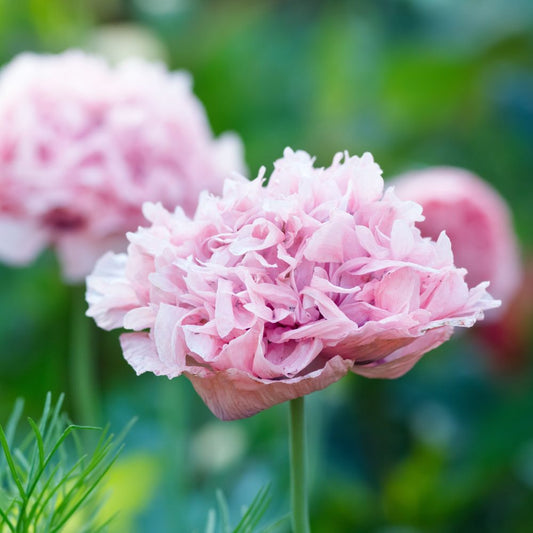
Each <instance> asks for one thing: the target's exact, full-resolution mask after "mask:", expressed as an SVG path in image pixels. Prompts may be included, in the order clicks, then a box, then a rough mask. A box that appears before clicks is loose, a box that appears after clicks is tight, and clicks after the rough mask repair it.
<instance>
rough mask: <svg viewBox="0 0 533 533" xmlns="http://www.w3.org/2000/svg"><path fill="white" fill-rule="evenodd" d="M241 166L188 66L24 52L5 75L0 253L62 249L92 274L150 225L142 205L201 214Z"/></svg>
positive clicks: (68, 268) (25, 255)
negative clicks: (201, 206) (201, 201)
mask: <svg viewBox="0 0 533 533" xmlns="http://www.w3.org/2000/svg"><path fill="white" fill-rule="evenodd" d="M242 168H243V162H242V154H241V145H240V143H239V141H238V139H237V138H236V137H234V136H232V135H224V136H223V137H221V138H220V139H219V140H214V139H213V135H212V133H211V130H210V128H209V124H208V122H207V118H206V115H205V111H204V109H203V107H202V105H201V103H200V102H199V101H198V99H197V98H196V97H195V96H194V95H193V94H192V92H191V80H190V78H189V76H188V75H187V74H186V73H183V72H175V73H170V72H168V71H167V70H166V68H165V67H164V66H163V65H161V64H158V63H149V62H146V61H143V60H139V59H137V60H134V59H131V60H126V61H123V62H121V63H119V64H118V65H117V66H116V67H111V66H110V65H108V64H107V63H106V62H105V61H104V60H102V59H100V58H98V57H94V56H90V55H86V54H84V53H82V52H77V51H70V52H66V53H63V54H60V55H57V56H54V55H43V56H39V55H35V54H23V55H21V56H19V57H18V58H16V59H15V60H13V61H12V62H11V64H9V65H8V66H6V67H5V68H4V69H3V70H2V71H1V74H0V259H2V260H4V261H6V262H9V263H11V264H26V263H28V262H30V261H31V260H32V259H33V258H34V257H35V256H36V255H37V254H38V253H39V252H40V251H41V250H42V249H43V247H45V246H48V245H51V246H54V247H55V248H56V249H57V252H58V255H59V258H60V261H61V264H62V268H63V273H64V276H65V277H66V278H67V279H68V280H69V281H79V280H81V279H83V278H84V277H85V276H86V275H87V274H88V273H89V272H90V271H91V270H92V268H93V267H94V264H95V262H96V259H97V258H98V257H99V256H100V255H101V254H102V253H104V251H106V250H109V249H115V250H117V251H118V250H125V249H126V246H127V242H126V239H125V237H124V234H125V232H126V231H128V230H135V229H136V228H137V227H138V225H139V224H140V223H142V221H143V220H144V219H143V217H142V214H141V205H142V203H143V202H144V201H146V200H149V201H160V202H163V204H164V205H166V206H168V207H174V206H175V205H181V206H182V207H183V209H184V210H185V211H186V212H187V213H188V214H192V213H193V211H194V209H195V207H196V204H197V201H198V195H199V193H200V191H201V190H203V189H208V190H211V191H213V192H220V191H221V190H222V176H225V175H227V173H228V172H229V171H231V170H239V169H242Z"/></svg>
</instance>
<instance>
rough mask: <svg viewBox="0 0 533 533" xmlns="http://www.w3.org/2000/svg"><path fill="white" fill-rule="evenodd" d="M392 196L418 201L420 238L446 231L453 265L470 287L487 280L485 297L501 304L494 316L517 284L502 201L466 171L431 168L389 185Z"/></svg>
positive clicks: (513, 244) (515, 251)
mask: <svg viewBox="0 0 533 533" xmlns="http://www.w3.org/2000/svg"><path fill="white" fill-rule="evenodd" d="M392 183H393V184H394V187H395V191H396V194H397V195H398V196H399V197H400V198H402V199H404V200H412V201H414V202H417V203H419V204H420V205H421V206H422V208H423V210H424V216H425V220H424V221H422V222H421V223H420V224H419V226H418V227H419V228H420V231H421V232H422V235H423V236H425V237H431V238H432V239H435V238H437V237H438V235H439V234H440V233H441V231H443V230H445V231H446V234H447V235H448V237H449V238H450V240H451V242H452V248H453V254H454V259H455V264H456V265H458V266H460V267H464V268H466V270H467V275H466V277H465V279H466V281H467V283H468V284H470V285H476V284H478V283H481V282H482V281H490V289H489V291H490V293H491V294H492V295H493V296H494V297H495V298H499V299H501V301H502V304H503V306H502V308H500V309H499V310H498V312H495V311H492V312H490V313H487V320H492V319H496V318H498V315H499V314H500V312H501V311H503V310H504V308H505V307H506V306H507V303H508V302H509V301H510V300H511V299H512V296H513V294H514V292H515V291H516V290H517V288H518V286H519V285H520V280H521V277H522V268H521V261H520V254H519V247H518V243H517V239H516V235H515V233H514V231H513V226H512V223H511V216H510V212H509V209H508V207H507V204H506V203H505V200H504V199H503V198H502V197H501V196H500V195H499V194H498V193H497V192H496V191H495V190H494V189H493V188H492V187H491V186H490V185H489V184H488V183H486V182H485V181H483V180H482V179H480V178H478V177H477V176H475V175H474V174H471V173H470V172H467V171H466V170H463V169H460V168H453V167H433V168H428V169H425V170H420V171H416V172H410V173H407V174H404V175H402V176H400V177H398V178H395V179H394V180H393V182H392Z"/></svg>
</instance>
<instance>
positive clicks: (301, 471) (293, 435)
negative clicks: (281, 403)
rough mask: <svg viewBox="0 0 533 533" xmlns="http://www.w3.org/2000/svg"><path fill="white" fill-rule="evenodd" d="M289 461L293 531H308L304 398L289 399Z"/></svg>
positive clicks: (296, 532)
mask: <svg viewBox="0 0 533 533" xmlns="http://www.w3.org/2000/svg"><path fill="white" fill-rule="evenodd" d="M289 439H290V463H291V506H292V531H293V533H309V532H310V528H309V510H308V506H307V481H306V468H305V467H306V464H305V463H306V459H307V446H306V435H305V413H304V398H303V396H302V397H301V398H296V399H294V400H291V401H290V422H289Z"/></svg>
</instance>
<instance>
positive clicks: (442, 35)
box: [0, 0, 533, 533]
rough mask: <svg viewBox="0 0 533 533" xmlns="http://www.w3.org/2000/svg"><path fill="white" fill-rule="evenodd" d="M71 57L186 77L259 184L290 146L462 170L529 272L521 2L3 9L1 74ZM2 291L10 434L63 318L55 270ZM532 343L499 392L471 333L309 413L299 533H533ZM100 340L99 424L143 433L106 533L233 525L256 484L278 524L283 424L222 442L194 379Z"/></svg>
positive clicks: (526, 44)
mask: <svg viewBox="0 0 533 533" xmlns="http://www.w3.org/2000/svg"><path fill="white" fill-rule="evenodd" d="M66 47H82V48H87V49H90V50H97V51H99V52H100V53H105V54H106V55H108V56H109V57H111V58H115V59H116V58H118V57H123V56H124V55H127V54H128V53H130V52H133V53H138V54H145V55H146V56H147V57H150V58H155V57H160V58H161V59H162V60H165V61H166V62H168V64H169V66H170V67H172V68H176V69H178V68H184V69H187V70H189V71H191V73H192V74H193V77H194V83H195V85H194V87H195V92H196V94H197V95H198V96H199V97H200V99H201V100H202V101H203V103H204V105H205V107H206V109H207V112H208V115H209V117H210V120H211V124H212V126H213V128H214V129H215V132H216V133H220V132H222V131H225V130H229V129H230V130H231V129H232V130H235V131H237V132H238V133H239V134H240V135H241V137H242V138H243V140H244V144H245V148H246V154H247V162H248V165H249V169H250V175H251V176H254V175H256V174H257V171H258V168H259V166H260V165H262V164H266V166H267V167H269V168H271V166H272V161H273V160H274V159H276V158H278V157H280V156H281V153H282V150H283V148H284V147H285V146H287V145H290V146H292V147H293V148H303V149H305V150H307V151H309V152H310V153H313V154H316V155H317V158H318V160H319V162H320V163H323V164H329V162H330V160H331V157H332V156H333V154H334V153H335V152H336V151H339V150H344V149H347V150H349V151H350V152H351V153H354V154H360V153H362V152H363V151H366V150H369V151H371V152H372V153H373V154H374V156H375V157H376V160H377V161H378V162H379V163H380V164H381V165H382V167H383V169H384V173H385V176H393V175H396V174H398V173H400V172H401V171H405V170H408V169H413V168H416V167H420V166H425V165H454V166H460V167H464V168H467V169H470V170H472V171H473V172H475V173H476V174H478V175H480V176H482V177H483V178H485V179H486V180H488V181H489V182H490V183H492V184H493V185H494V186H495V187H496V188H497V189H498V190H499V191H500V193H501V194H502V195H503V196H504V197H505V198H506V199H507V200H508V201H509V203H510V205H511V208H512V210H513V214H514V219H515V223H516V228H517V232H518V235H519V237H520V239H521V242H522V244H523V246H524V255H525V256H527V254H528V253H531V247H532V244H533V233H532V232H531V228H532V227H533V210H532V209H531V205H533V186H532V182H531V175H532V171H533V150H532V149H531V146H532V145H533V2H531V1H530V0H485V1H484V2H475V1H473V0H361V1H359V2H350V1H348V0H346V1H342V0H339V1H336V2H316V1H303V0H302V1H299V2H290V3H289V2H280V1H278V2H276V1H274V2H273V1H267V0H256V1H252V2H246V1H243V0H240V1H237V0H234V1H214V0H213V1H208V0H108V1H105V0H98V1H89V0H76V1H71V0H18V1H16V2H15V1H13V0H0V62H7V61H9V59H10V58H11V57H13V56H14V55H15V54H17V53H19V52H21V51H24V50H36V51H60V50H62V49H64V48H66ZM0 127H1V125H0ZM0 290H1V294H2V304H1V305H0V339H1V345H2V350H1V351H0V415H1V416H2V418H4V419H5V417H6V416H7V413H8V412H9V411H10V409H11V407H12V405H13V402H14V400H15V398H16V397H17V396H21V395H22V396H25V397H27V399H28V407H29V408H30V410H33V411H34V412H37V409H38V406H39V403H40V401H41V398H42V397H43V394H44V392H45V391H46V390H49V389H51V390H53V391H54V392H59V391H61V390H64V389H65V388H67V387H69V384H68V378H67V376H68V368H69V358H68V345H69V340H68V337H69V325H70V321H71V314H70V309H69V301H70V299H69V294H68V289H67V288H65V287H63V286H62V285H61V283H60V281H59V274H58V269H57V265H56V264H55V260H54V258H53V256H52V254H48V253H47V254H44V255H43V256H42V257H41V258H40V259H39V260H38V262H37V263H36V264H35V265H33V266H32V267H29V268H26V269H20V270H12V269H8V268H6V267H3V266H2V267H0ZM530 316H531V315H530ZM519 319H520V320H522V319H521V318H520V317H518V318H517V319H516V320H519ZM511 330H512V328H510V329H508V330H506V331H511ZM531 330H532V328H531V327H530V324H527V323H525V324H523V325H522V326H521V335H522V336H521V339H520V343H521V344H520V350H521V351H522V352H523V353H522V357H521V358H519V359H518V360H519V362H520V366H519V367H518V368H516V361H517V359H516V358H514V355H515V353H514V350H518V349H519V347H518V344H516V345H513V342H512V340H511V341H510V342H507V343H506V351H504V352H502V353H503V355H501V358H500V360H499V362H498V366H497V368H498V371H497V372H496V371H495V370H494V369H495V368H496V367H495V366H494V365H493V362H492V360H491V359H490V358H489V357H488V354H487V350H486V348H485V347H483V345H481V344H479V343H478V342H477V340H476V339H474V337H473V336H472V335H469V334H465V335H462V336H461V337H460V338H457V339H456V340H454V341H452V342H451V343H449V345H447V346H445V347H443V348H442V349H440V350H438V351H436V352H434V353H432V354H428V355H427V356H425V358H424V359H423V360H422V361H421V362H420V363H419V364H418V365H417V367H416V368H415V369H414V370H413V371H412V372H410V373H409V374H408V375H406V376H405V377H404V378H401V379H399V380H396V381H391V382H381V381H370V380H365V379H363V378H356V377H355V376H351V377H349V378H346V379H344V380H342V381H341V382H339V383H338V384H336V385H335V386H332V387H330V388H329V389H327V390H326V391H323V392H321V393H316V394H314V395H312V396H311V397H310V398H309V401H308V402H307V403H308V406H309V411H310V413H309V418H308V419H309V420H310V421H311V424H310V427H309V433H310V435H309V437H310V445H311V450H310V451H311V458H310V466H311V482H312V494H311V512H312V523H313V531H315V532H317V533H320V532H328V533H329V532H330V531H332V530H334V531H338V532H341V533H342V532H347V533H348V532H352V531H359V532H379V533H392V532H399V531H402V532H403V531H405V532H407V531H409V532H437V533H440V532H443V533H444V532H454V533H455V532H459V533H461V532H467V531H468V532H470V531H483V532H489V533H490V532H493V531H494V532H496V531H498V532H499V531H505V532H511V533H513V532H517V533H521V532H524V533H525V532H528V531H532V530H533V509H532V507H531V501H533V424H532V420H533V415H532V413H533V368H532V353H531V346H532V343H531ZM94 336H95V339H94V341H95V342H94V344H95V347H96V350H95V353H96V355H97V364H98V371H99V384H100V389H101V394H102V398H103V405H104V408H105V412H104V414H103V416H104V417H106V418H110V419H111V420H112V424H113V425H116V426H118V427H121V426H123V425H124V423H125V422H126V421H127V420H129V419H130V418H131V417H132V416H134V415H138V416H139V417H140V420H139V423H138V424H137V425H136V426H135V427H134V428H133V429H132V431H131V433H130V435H129V437H128V443H129V447H128V449H129V450H131V453H132V456H131V457H129V456H128V454H124V456H122V457H121V458H120V459H119V461H118V463H117V465H116V466H117V467H118V468H117V470H116V475H115V476H114V477H113V476H112V477H110V478H109V481H108V485H109V486H110V487H111V488H113V489H114V491H116V494H115V496H113V497H111V498H110V500H109V502H113V501H114V502H116V503H115V505H116V507H117V510H118V508H120V509H123V510H124V517H123V520H124V521H123V522H120V520H121V519H120V518H119V520H117V522H116V524H117V525H116V526H114V523H113V522H112V523H111V527H116V528H117V529H116V531H125V529H124V528H126V529H127V531H131V532H132V533H135V532H136V531H138V532H143V531H157V532H159V531H160V532H165V533H166V532H174V531H176V532H179V531H193V530H195V529H196V530H198V531H201V530H202V529H203V528H205V518H206V513H207V510H208V509H209V508H211V507H213V504H214V501H215V500H214V498H215V496H214V495H215V491H216V487H222V488H223V489H224V492H225V494H226V495H227V498H228V502H229V508H230V511H231V516H230V522H231V523H232V524H235V523H237V522H238V520H239V517H240V512H239V510H240V509H239V507H240V505H241V504H242V503H243V502H250V501H251V499H252V498H251V497H250V495H252V494H256V493H257V491H258V490H259V488H260V487H261V486H264V485H265V484H266V483H268V482H269V481H270V482H272V489H271V494H272V502H271V505H270V506H269V509H268V510H267V513H266V517H265V519H266V522H268V521H269V520H271V519H273V518H274V517H276V516H281V515H282V514H284V513H285V512H286V511H287V510H288V493H287V487H288V459H287V452H286V448H287V446H286V439H287V431H286V415H287V412H286V406H283V405H282V406H277V407H275V408H273V409H271V410H269V411H267V412H264V413H261V414H259V415H257V416H255V417H253V418H252V419H249V420H243V421H239V422H229V423H220V422H218V421H215V420H214V419H213V417H212V416H211V415H210V414H209V412H208V411H207V409H206V408H205V407H204V406H203V404H202V402H201V401H200V400H199V399H198V398H197V396H196V395H195V393H194V391H193V390H192V387H191V386H190V384H189V383H188V382H187V381H186V380H184V379H179V380H173V381H170V382H169V381H167V380H166V379H162V378H156V377H154V376H141V377H136V376H134V375H133V373H132V372H131V370H130V369H129V367H128V366H127V364H126V363H125V362H123V360H122V357H121V355H120V351H119V348H118V342H117V338H116V335H115V334H108V333H104V332H97V331H96V329H95V331H94ZM528 337H529V341H528V340H527V339H528ZM506 358H509V359H506ZM508 361H509V362H513V364H514V365H515V366H514V367H513V368H511V365H510V364H508V363H507V362H508ZM504 370H505V371H506V372H504ZM136 461H140V462H136ZM135 472H138V477H135ZM121 473H122V474H124V475H122V474H121ZM130 473H131V475H132V476H133V478H130V477H128V474H130ZM133 480H136V481H133ZM140 487H144V489H145V490H140ZM118 495H120V497H119V496H118ZM106 509H107V510H108V511H109V512H112V511H111V510H110V508H109V507H106ZM124 524H126V525H124ZM121 527H122V528H123V529H120V528H121Z"/></svg>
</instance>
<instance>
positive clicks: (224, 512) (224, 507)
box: [216, 489, 231, 533]
mask: <svg viewBox="0 0 533 533" xmlns="http://www.w3.org/2000/svg"><path fill="white" fill-rule="evenodd" d="M216 498H217V503H218V509H219V511H220V518H221V520H222V532H223V533H231V524H230V521H229V509H228V502H227V501H226V498H225V497H224V493H223V492H222V491H221V490H220V489H217V491H216Z"/></svg>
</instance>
